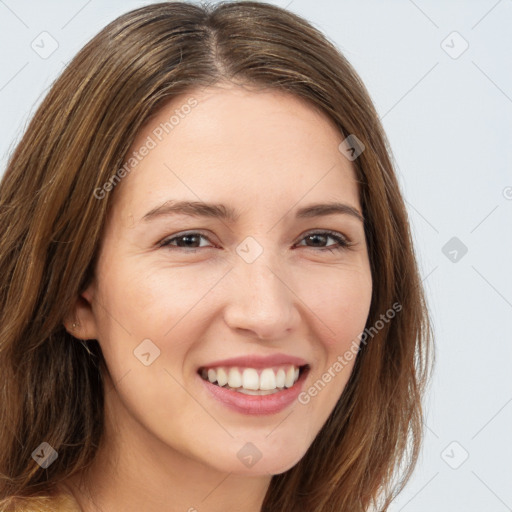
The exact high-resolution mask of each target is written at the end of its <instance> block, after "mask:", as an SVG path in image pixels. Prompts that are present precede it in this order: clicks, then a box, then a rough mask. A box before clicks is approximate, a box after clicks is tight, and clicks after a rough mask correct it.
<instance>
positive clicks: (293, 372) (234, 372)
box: [201, 365, 299, 395]
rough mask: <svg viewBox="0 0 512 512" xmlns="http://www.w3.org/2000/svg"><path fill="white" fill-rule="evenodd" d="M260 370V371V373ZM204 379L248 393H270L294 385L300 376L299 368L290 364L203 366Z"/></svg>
mask: <svg viewBox="0 0 512 512" xmlns="http://www.w3.org/2000/svg"><path fill="white" fill-rule="evenodd" d="M258 372H259V373H258ZM201 376H202V377H203V379H205V380H208V381H209V382H211V383H215V382H216V383H217V385H219V386H222V387H229V388H232V389H236V390H237V391H240V392H241V393H245V394H248V395H254V394H257V395H268V394H271V393H274V392H276V391H280V390H282V389H283V388H290V387H292V386H293V385H294V384H295V382H297V380H298V378H299V368H298V367H295V366H292V365H289V366H284V367H283V366H281V367H274V368H264V369H262V370H256V369H255V368H243V369H242V368H240V369H239V368H236V367H232V368H222V367H219V368H208V369H205V368H203V369H202V371H201Z"/></svg>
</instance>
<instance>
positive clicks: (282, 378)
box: [276, 368, 286, 388]
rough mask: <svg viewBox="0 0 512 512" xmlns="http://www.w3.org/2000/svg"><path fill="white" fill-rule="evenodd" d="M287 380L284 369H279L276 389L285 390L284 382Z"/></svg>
mask: <svg viewBox="0 0 512 512" xmlns="http://www.w3.org/2000/svg"><path fill="white" fill-rule="evenodd" d="M285 379H286V374H285V373H284V370H283V369H282V368H279V370H277V373H276V387H278V388H284V381H285Z"/></svg>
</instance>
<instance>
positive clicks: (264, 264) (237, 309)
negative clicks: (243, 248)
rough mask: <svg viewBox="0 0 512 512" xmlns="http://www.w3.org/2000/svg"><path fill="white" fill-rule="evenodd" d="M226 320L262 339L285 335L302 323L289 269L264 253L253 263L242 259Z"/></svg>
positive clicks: (236, 273)
mask: <svg viewBox="0 0 512 512" xmlns="http://www.w3.org/2000/svg"><path fill="white" fill-rule="evenodd" d="M231 274H232V275H231V284H230V289H231V291H232V293H231V294H230V301H229V303H228V305H227V306H226V308H225V310H224V318H225V322H226V323H227V324H228V326H229V327H230V328H231V329H233V330H234V331H239V332H241V333H243V334H245V335H246V336H251V337H257V338H259V339H262V340H273V339H283V338H285V337H286V336H289V335H290V333H292V332H293V331H294V330H295V329H296V328H297V326H298V325H299V323H300V312H299V310H298V309H297V305H298V303H299V302H300V301H299V298H298V297H297V296H296V295H295V293H294V291H293V288H294V286H293V283H292V282H291V278H290V276H289V273H286V272H285V271H284V269H283V268H282V266H280V265H276V264H275V260H273V262H270V261H269V260H268V259H267V258H265V257H264V256H263V255H262V256H260V257H259V258H258V259H257V260H256V261H254V262H253V263H246V262H245V261H239V262H238V263H237V268H235V269H234V270H233V272H231Z"/></svg>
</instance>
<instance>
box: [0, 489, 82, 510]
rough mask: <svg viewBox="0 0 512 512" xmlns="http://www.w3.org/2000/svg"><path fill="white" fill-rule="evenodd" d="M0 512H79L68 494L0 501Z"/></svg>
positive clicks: (78, 508)
mask: <svg viewBox="0 0 512 512" xmlns="http://www.w3.org/2000/svg"><path fill="white" fill-rule="evenodd" d="M0 512H81V509H80V507H79V506H78V503H77V502H76V500H75V499H74V498H73V495H71V494H69V493H64V492H62V493H59V494H57V495H44V496H32V497H30V498H28V497H25V498H11V499H7V500H2V501H0Z"/></svg>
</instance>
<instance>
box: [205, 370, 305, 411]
mask: <svg viewBox="0 0 512 512" xmlns="http://www.w3.org/2000/svg"><path fill="white" fill-rule="evenodd" d="M308 373H309V367H306V368H305V369H304V370H303V371H302V372H301V374H300V376H299V378H298V380H297V382H296V383H295V384H294V385H293V386H292V387H291V388H286V389H283V391H278V392H277V393H273V394H271V395H245V394H243V393H239V392H238V391H232V390H231V389H227V388H222V387H220V386H217V385H216V384H212V383H211V382H209V381H207V380H204V379H203V378H202V377H201V376H200V375H198V378H199V379H200V380H201V382H202V383H203V385H204V386H205V388H206V389H207V390H208V391H209V392H210V393H211V394H212V396H213V398H215V399H216V400H218V401H219V402H221V403H223V404H224V405H225V406H226V407H228V408H230V409H232V410H234V411H236V412H239V413H242V414H253V415H267V414H276V413H278V412H280V411H282V410H284V409H286V408H287V407H288V406H289V405H291V404H292V403H293V402H294V401H295V400H296V399H297V397H298V396H299V394H300V392H301V390H302V386H303V384H304V380H305V379H306V376H307V374H308Z"/></svg>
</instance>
